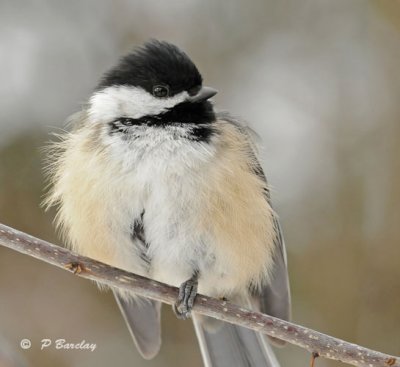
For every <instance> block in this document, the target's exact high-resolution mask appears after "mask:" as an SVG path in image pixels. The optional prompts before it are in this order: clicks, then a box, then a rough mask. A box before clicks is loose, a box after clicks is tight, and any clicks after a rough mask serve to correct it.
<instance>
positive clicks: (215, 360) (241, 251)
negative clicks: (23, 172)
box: [46, 40, 290, 367]
mask: <svg viewBox="0 0 400 367" xmlns="http://www.w3.org/2000/svg"><path fill="white" fill-rule="evenodd" d="M216 93H217V92H216V90H214V89H212V88H209V87H205V86H203V85H202V76H201V75H200V73H199V71H198V69H197V68H196V66H195V65H194V63H193V62H192V61H191V60H190V58H189V57H188V56H187V55H186V54H185V53H184V52H183V51H181V50H180V49H179V48H178V47H176V46H174V45H172V44H170V43H167V42H161V41H155V40H153V41H149V42H147V43H145V44H144V45H143V46H141V47H139V48H137V49H135V50H134V51H133V52H132V53H130V54H128V55H126V56H125V57H123V58H122V59H121V60H120V62H119V63H118V64H117V65H116V66H115V67H113V68H112V69H111V70H109V71H108V72H107V73H105V75H104V76H103V78H102V79H101V81H100V83H99V84H98V86H97V88H96V89H95V91H94V93H93V95H92V96H91V97H90V100H89V102H88V104H87V105H86V106H85V107H84V108H83V110H82V111H81V112H79V113H77V114H75V115H73V117H72V118H71V121H72V123H73V129H72V130H71V132H69V133H66V134H64V135H63V136H62V137H61V140H60V141H59V142H57V143H55V144H53V145H52V146H51V147H50V150H49V153H50V156H51V160H52V162H51V164H50V165H49V166H48V171H49V175H50V180H51V183H52V189H51V190H50V192H49V194H48V196H47V199H46V204H47V205H48V206H52V205H56V206H57V207H58V214H57V223H58V226H59V227H60V229H61V230H62V232H63V234H64V235H65V238H66V240H67V242H68V243H69V245H70V246H71V247H72V249H74V250H75V251H77V252H79V253H80V254H83V255H86V256H89V257H91V258H94V259H97V260H99V261H102V262H105V263H107V264H110V265H113V266H115V267H118V268H121V269H124V270H127V271H130V272H133V273H137V274H140V275H143V276H146V277H149V278H152V279H155V280H158V281H161V282H164V283H168V284H170V285H174V286H177V287H180V292H179V297H178V299H177V302H176V305H175V307H174V311H175V313H176V315H177V316H178V317H179V318H187V317H190V316H191V308H192V306H193V301H194V299H195V296H196V293H197V292H199V293H201V294H205V295H208V296H212V297H217V298H226V299H228V300H230V301H232V302H236V303H238V304H240V305H243V306H246V307H252V308H253V309H256V310H260V311H261V312H265V313H268V314H270V315H273V316H276V317H279V318H283V319H289V317H290V291H289V281H288V274H287V264H286V251H285V245H284V242H283V237H282V233H281V228H280V225H279V222H278V218H277V216H276V214H275V212H274V211H273V209H272V206H271V200H270V195H269V189H268V185H267V181H266V178H265V175H264V173H263V169H262V168H261V165H260V163H259V158H258V153H257V147H256V144H255V142H254V133H253V132H252V130H251V129H249V128H248V127H246V125H245V124H244V123H242V122H239V121H237V120H236V119H234V118H232V117H231V116H230V115H228V114H226V113H217V112H216V111H215V110H214V106H213V104H212V103H211V102H210V98H212V97H213V96H214V95H215V94H216ZM113 292H114V295H115V298H116V301H117V303H118V305H119V307H120V309H121V312H122V314H123V317H124V319H125V321H126V323H127V325H128V328H129V330H130V332H131V334H132V337H133V339H134V342H135V344H136V346H137V348H138V349H139V351H140V353H141V354H142V356H143V357H144V358H147V359H149V358H152V357H154V356H155V355H156V354H157V352H158V351H159V349H160V345H161V336H160V309H161V305H160V303H158V302H155V301H148V300H145V299H142V298H140V297H138V296H135V295H134V294H131V293H129V292H126V291H121V290H117V289H114V290H113ZM192 317H193V321H194V323H195V329H196V333H197V336H198V339H199V342H200V348H201V352H202V355H203V360H204V364H205V365H206V366H218V367H220V366H229V367H230V366H238V367H240V366H252V367H253V366H276V365H277V362H276V359H275V357H274V355H273V352H272V350H271V349H270V347H269V344H268V342H267V340H268V339H267V338H265V337H264V336H263V335H259V334H257V333H255V332H253V331H249V330H246V329H244V328H241V327H238V326H233V325H230V324H226V323H223V322H218V321H213V320H212V319H209V318H206V317H200V316H199V315H196V314H193V315H192ZM275 342H277V343H279V341H278V340H275Z"/></svg>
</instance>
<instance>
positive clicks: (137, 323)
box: [114, 291, 161, 359]
mask: <svg viewBox="0 0 400 367" xmlns="http://www.w3.org/2000/svg"><path fill="white" fill-rule="evenodd" d="M114 296H115V300H116V301H117V304H118V306H119V308H120V310H121V313H122V316H123V317H124V320H125V322H126V324H127V326H128V329H129V332H130V333H131V336H132V338H133V341H134V343H135V345H136V347H137V349H138V350H139V352H140V354H141V355H142V356H143V358H145V359H151V358H153V357H154V356H155V355H156V354H157V353H158V351H159V350H160V346H161V325H160V315H161V303H160V302H156V301H151V300H148V299H145V298H142V297H137V296H135V297H134V298H133V297H132V298H129V299H128V300H127V299H126V297H123V296H121V295H120V294H119V293H118V292H117V291H114Z"/></svg>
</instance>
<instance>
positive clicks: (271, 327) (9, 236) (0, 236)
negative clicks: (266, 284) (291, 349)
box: [0, 224, 400, 367]
mask: <svg viewBox="0 0 400 367" xmlns="http://www.w3.org/2000/svg"><path fill="white" fill-rule="evenodd" d="M0 244H1V245H3V246H5V247H9V248H11V249H13V250H16V251H19V252H21V253H24V254H27V255H29V256H32V257H34V258H37V259H40V260H42V261H45V262H47V263H49V264H52V265H55V266H58V267H60V268H64V269H66V268H67V269H69V270H70V271H73V272H74V273H75V274H77V275H79V276H81V277H83V278H87V279H91V280H96V281H98V282H101V283H104V284H106V285H109V286H112V287H117V288H122V289H126V290H130V291H132V292H134V293H136V294H138V295H140V296H142V297H147V298H151V299H154V300H157V301H161V302H164V303H168V304H173V303H174V302H175V300H176V298H177V295H178V290H177V288H174V287H171V286H168V285H166V284H163V283H159V282H156V281H154V280H150V279H147V278H144V277H141V276H139V275H135V274H132V273H128V272H126V271H123V270H120V269H117V268H114V267H112V266H109V265H106V264H103V263H101V262H98V261H95V260H92V259H90V258H87V257H84V256H80V255H77V254H75V253H73V252H71V251H69V250H67V249H65V248H62V247H59V246H55V245H53V244H51V243H48V242H46V241H43V240H40V239H38V238H35V237H32V236H30V235H28V234H26V233H23V232H20V231H17V230H15V229H13V228H10V227H7V226H5V225H3V224H0ZM193 311H194V312H197V313H200V314H203V315H207V316H211V317H214V318H216V319H220V320H223V321H227V322H230V323H233V324H237V325H241V326H244V327H246V328H249V329H253V330H256V331H259V332H263V333H266V334H268V335H270V336H273V337H275V338H279V339H282V340H285V341H286V342H288V343H291V344H294V345H297V346H299V347H301V348H304V349H306V350H308V351H309V352H310V353H312V355H313V356H315V357H316V356H321V357H325V358H329V359H334V360H338V361H342V362H346V363H349V364H352V365H354V366H365V367H375V366H377V367H379V366H381V367H400V357H395V356H390V355H387V354H383V353H380V352H376V351H373V350H370V349H367V348H364V347H361V346H358V345H356V344H351V343H348V342H345V341H343V340H340V339H337V338H334V337H331V336H328V335H325V334H322V333H319V332H317V331H314V330H311V329H308V328H305V327H303V326H300V325H296V324H293V323H290V322H286V321H283V320H280V319H277V318H275V317H272V316H268V315H264V314H261V313H257V312H252V311H250V310H248V309H245V308H242V307H239V306H236V305H234V304H232V303H229V302H227V301H223V300H217V299H214V298H210V297H206V296H203V295H198V296H197V297H196V301H195V305H194V308H193ZM315 357H313V358H315Z"/></svg>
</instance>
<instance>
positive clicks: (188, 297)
mask: <svg viewBox="0 0 400 367" xmlns="http://www.w3.org/2000/svg"><path fill="white" fill-rule="evenodd" d="M197 284H198V281H197V278H191V279H189V280H187V281H186V282H184V283H182V284H181V286H180V287H179V294H178V299H177V300H176V302H175V304H174V305H173V310H174V313H175V315H176V317H177V318H178V319H182V320H185V319H188V318H190V316H191V311H192V308H193V304H194V299H195V298H196V294H197Z"/></svg>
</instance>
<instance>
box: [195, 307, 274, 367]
mask: <svg viewBox="0 0 400 367" xmlns="http://www.w3.org/2000/svg"><path fill="white" fill-rule="evenodd" d="M192 318H193V323H194V327H195V330H196V335H197V339H198V341H199V345H200V350H201V355H202V357H203V361H204V366H205V367H232V366H235V367H279V363H278V361H277V359H276V357H275V354H274V352H273V351H272V349H271V347H270V346H269V344H268V342H267V341H266V338H264V337H263V336H262V335H261V334H260V333H257V332H255V331H252V330H249V329H246V328H243V327H241V326H237V325H232V324H228V323H226V322H222V321H221V322H218V324H219V325H218V327H213V328H211V329H210V328H209V327H207V322H206V323H205V322H204V317H203V316H199V315H196V314H192Z"/></svg>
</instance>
